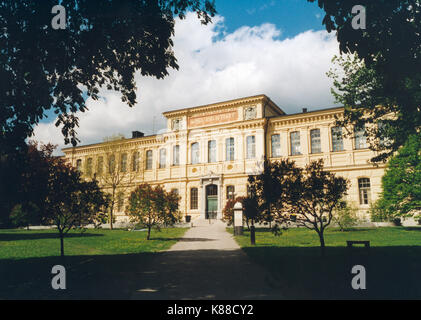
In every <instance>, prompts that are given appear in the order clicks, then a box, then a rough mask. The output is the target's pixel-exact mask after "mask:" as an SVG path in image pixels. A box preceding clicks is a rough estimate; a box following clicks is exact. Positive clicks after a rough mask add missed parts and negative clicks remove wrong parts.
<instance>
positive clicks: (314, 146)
mask: <svg viewBox="0 0 421 320" xmlns="http://www.w3.org/2000/svg"><path fill="white" fill-rule="evenodd" d="M310 140H311V153H320V152H322V144H321V141H320V129H313V130H311V131H310Z"/></svg>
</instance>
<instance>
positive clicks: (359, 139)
mask: <svg viewBox="0 0 421 320" xmlns="http://www.w3.org/2000/svg"><path fill="white" fill-rule="evenodd" d="M354 136H355V149H365V148H367V136H366V134H365V126H364V125H363V126H361V127H359V128H358V127H356V128H355V129H354Z"/></svg>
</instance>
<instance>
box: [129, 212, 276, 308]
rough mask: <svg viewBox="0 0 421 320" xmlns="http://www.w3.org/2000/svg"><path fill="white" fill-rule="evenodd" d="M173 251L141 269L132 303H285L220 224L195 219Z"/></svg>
mask: <svg viewBox="0 0 421 320" xmlns="http://www.w3.org/2000/svg"><path fill="white" fill-rule="evenodd" d="M193 225H194V227H192V228H190V229H189V230H188V231H187V232H186V233H185V235H184V237H183V238H182V239H180V240H179V241H178V242H177V243H176V244H174V245H173V246H172V247H171V248H170V249H169V250H168V251H165V252H163V253H159V254H157V256H156V257H155V258H154V259H153V260H152V263H150V264H149V265H148V266H146V267H143V268H142V272H141V276H140V279H139V283H138V284H136V288H137V289H136V291H135V292H134V293H133V295H132V299H157V300H164V299H176V300H180V299H243V300H244V299H280V298H282V295H281V294H280V293H279V292H277V291H279V290H275V289H273V288H271V287H270V285H269V284H270V283H271V281H270V275H269V274H268V272H267V271H266V270H264V269H263V268H262V267H261V266H259V265H257V264H255V263H254V262H252V261H251V260H250V259H249V258H248V256H247V255H246V254H245V253H244V252H243V251H242V250H241V249H240V247H239V246H238V244H237V243H236V242H235V240H234V239H233V237H232V236H231V234H229V233H228V232H227V231H226V230H225V228H226V225H225V224H224V223H223V222H221V221H212V224H209V222H208V221H203V220H202V221H200V220H198V221H197V220H196V221H193Z"/></svg>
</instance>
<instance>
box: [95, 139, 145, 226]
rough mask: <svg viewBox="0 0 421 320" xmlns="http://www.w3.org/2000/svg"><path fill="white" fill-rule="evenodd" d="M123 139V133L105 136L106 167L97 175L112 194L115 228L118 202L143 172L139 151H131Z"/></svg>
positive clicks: (111, 214)
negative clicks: (135, 155)
mask: <svg viewBox="0 0 421 320" xmlns="http://www.w3.org/2000/svg"><path fill="white" fill-rule="evenodd" d="M123 140H124V136H123V135H116V136H111V137H106V138H104V142H106V143H105V144H104V146H103V148H102V149H103V150H104V152H103V153H102V157H104V158H105V159H104V158H103V159H104V160H105V161H104V168H101V170H102V172H98V171H97V172H96V175H95V177H96V179H98V181H99V183H100V185H101V186H102V188H103V189H104V190H108V191H109V194H110V206H109V222H110V229H113V221H114V209H115V204H116V202H118V201H119V200H121V197H124V194H125V192H126V191H127V189H128V188H129V186H130V185H131V184H132V182H133V181H134V180H135V179H136V177H137V176H139V175H140V174H141V172H140V170H143V167H142V166H141V165H140V164H141V163H142V161H141V158H140V157H141V156H140V153H139V152H137V151H134V153H130V152H129V151H128V149H127V148H126V147H125V145H124V141H123ZM135 153H136V154H137V155H138V158H137V159H135V158H134V157H133V155H134V154H135Z"/></svg>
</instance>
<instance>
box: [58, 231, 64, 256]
mask: <svg viewBox="0 0 421 320" xmlns="http://www.w3.org/2000/svg"><path fill="white" fill-rule="evenodd" d="M59 234H60V256H62V257H64V241H63V240H64V239H63V238H64V234H63V232H62V231H59Z"/></svg>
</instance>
